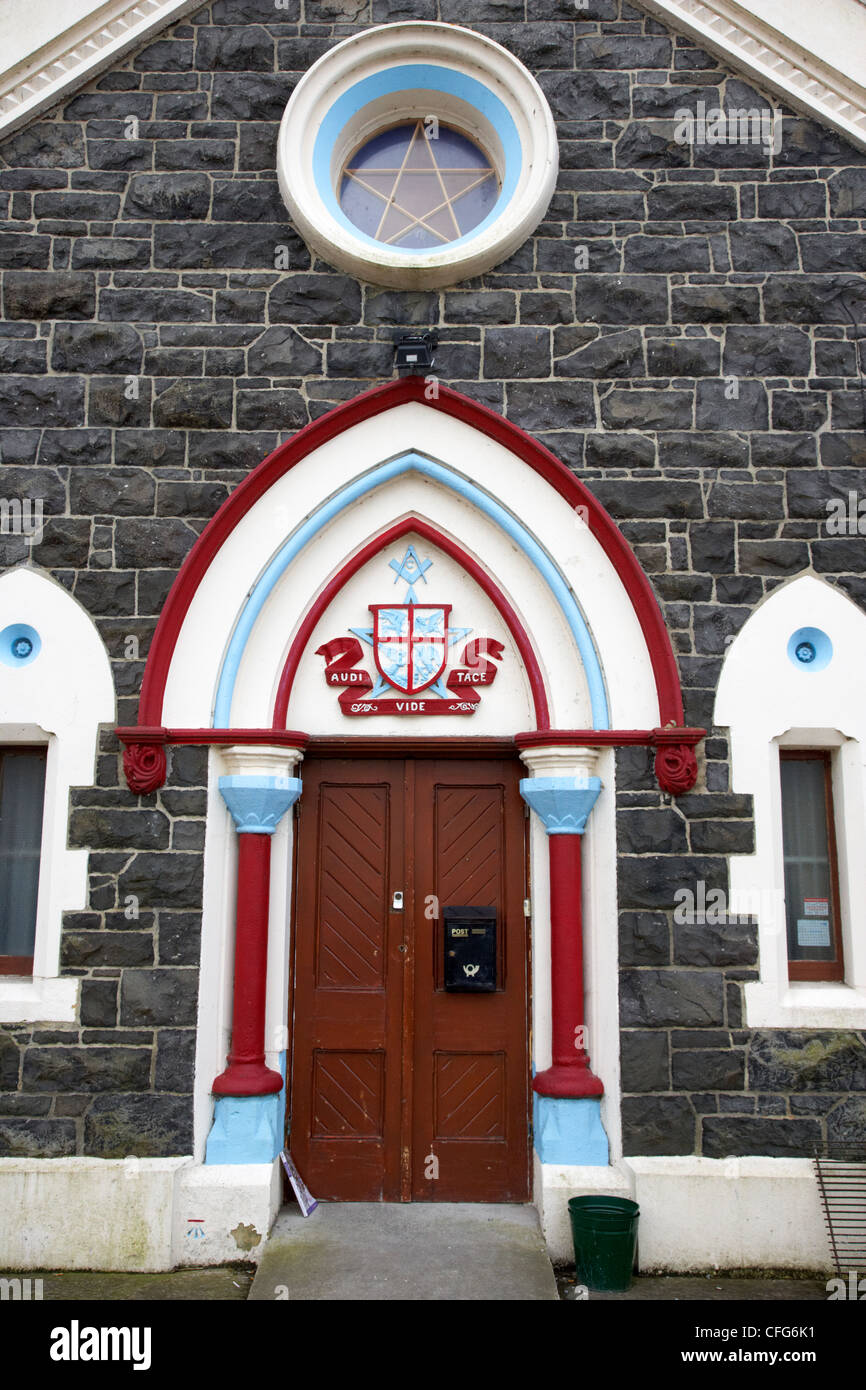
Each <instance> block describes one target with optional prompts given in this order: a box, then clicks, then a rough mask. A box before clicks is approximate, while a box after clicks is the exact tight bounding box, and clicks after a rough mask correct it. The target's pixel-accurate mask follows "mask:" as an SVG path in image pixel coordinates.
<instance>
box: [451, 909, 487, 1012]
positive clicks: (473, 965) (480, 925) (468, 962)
mask: <svg viewBox="0 0 866 1390" xmlns="http://www.w3.org/2000/svg"><path fill="white" fill-rule="evenodd" d="M442 917H443V920H444V923H445V988H446V989H447V990H451V991H454V992H457V991H463V992H465V993H472V994H478V993H479V992H483V991H488V992H489V991H490V990H495V989H496V908H495V907H443V909H442Z"/></svg>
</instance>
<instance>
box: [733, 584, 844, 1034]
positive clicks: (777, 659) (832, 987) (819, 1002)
mask: <svg viewBox="0 0 866 1390" xmlns="http://www.w3.org/2000/svg"><path fill="white" fill-rule="evenodd" d="M802 627H814V628H819V629H820V630H821V631H823V632H825V633H826V634H827V636H828V637H829V638H830V640H831V642H832V643H833V659H832V661H831V662H830V664H829V666H827V667H826V668H825V669H824V670H815V671H812V670H810V669H809V668H808V667H798V666H796V665H795V664H794V663H793V662H792V661H791V660H790V658H789V657H788V654H787V645H788V640H789V638H790V637H791V635H792V634H793V633H794V632H795V631H797V630H798V629H799V628H802ZM864 650H866V616H864V615H863V613H861V611H860V610H859V609H858V608H857V606H856V605H855V604H854V603H852V602H851V600H850V599H848V598H847V597H846V596H845V595H844V593H842V591H841V590H840V589H836V588H834V587H833V586H831V585H830V584H826V583H824V581H823V580H820V579H817V578H815V577H814V576H813V575H804V576H802V577H801V578H799V579H795V580H793V581H792V582H791V583H789V584H785V585H783V586H781V587H780V588H778V589H775V590H774V591H773V593H772V594H771V595H770V596H769V598H768V599H766V600H765V601H764V603H762V604H761V605H760V606H759V607H758V608H757V609H756V610H755V612H754V613H753V614H752V616H751V617H750V618H749V620H748V622H747V623H746V624H745V625H744V627H743V628H742V629H741V631H740V632H739V634H738V635H737V638H736V640H735V641H734V642H733V643H732V644H731V646H730V649H729V651H728V654H727V656H726V658H725V663H724V666H723V668H722V675H721V679H720V681H719V689H718V695H717V698H716V709H715V716H714V722H715V723H716V724H718V725H721V726H727V727H729V728H730V731H731V735H730V737H731V764H732V772H731V777H732V786H733V789H734V791H737V792H745V793H748V794H750V795H751V796H753V797H754V802H755V853H754V854H753V855H736V856H732V858H731V861H730V863H731V880H730V881H731V894H732V897H735V895H739V897H738V898H736V897H735V901H734V903H733V904H732V910H734V911H740V910H743V911H746V910H749V905H750V904H755V905H756V907H757V916H758V924H759V945H760V963H761V979H760V981H759V982H754V983H750V984H747V985H746V986H745V991H744V992H745V1001H746V1026H747V1027H749V1028H862V1027H864V1026H866V903H864V900H863V892H862V877H863V845H864V843H866V815H864V808H866V667H864V663H863V652H864ZM785 746H787V747H796V748H810V747H814V748H830V749H832V750H833V754H832V759H833V762H832V773H833V799H834V802H835V811H836V835H837V850H838V861H839V890H840V899H841V902H840V906H841V913H842V935H843V954H844V959H845V981H844V983H843V984H833V983H819V984H811V983H805V982H800V981H796V982H792V981H789V980H788V956H787V945H786V929H785V910H784V896H785V875H784V859H783V850H782V799H781V784H780V775H779V749H780V747H785ZM740 903H742V905H743V906H742V908H741V907H740V906H739V904H740Z"/></svg>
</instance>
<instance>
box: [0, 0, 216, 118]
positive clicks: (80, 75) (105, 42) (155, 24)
mask: <svg viewBox="0 0 866 1390" xmlns="http://www.w3.org/2000/svg"><path fill="white" fill-rule="evenodd" d="M201 8H202V0H109V3H108V4H104V5H100V6H99V7H98V9H96V10H95V11H94V12H92V13H91V14H89V15H87V16H86V18H84V19H82V20H80V21H79V22H78V23H77V24H74V25H72V26H71V28H67V29H64V30H63V31H62V32H61V33H60V34H57V35H56V36H55V38H53V39H52V40H51V41H50V42H49V43H47V44H44V45H43V47H42V48H40V49H38V50H37V51H36V52H35V53H32V54H30V55H29V56H28V57H27V58H25V59H24V60H23V61H21V62H19V63H16V64H15V65H14V66H13V67H12V68H10V69H9V70H8V71H7V72H4V73H0V138H5V137H6V136H8V135H11V134H12V133H13V131H16V130H20V129H21V127H22V126H25V125H27V124H28V123H29V122H30V121H32V120H33V119H34V118H35V117H36V116H38V115H39V114H40V113H41V112H43V111H45V110H47V109H48V108H49V107H50V106H54V105H55V104H56V103H57V102H58V101H60V100H62V98H63V97H65V96H67V95H68V94H70V93H72V92H75V91H77V90H78V88H79V87H83V86H84V85H85V84H86V83H87V82H90V81H91V80H92V79H93V78H94V77H95V76H97V74H98V73H100V72H103V71H104V70H105V69H106V68H108V67H111V65H112V64H113V63H116V62H117V60H118V59H119V58H122V57H124V55H125V54H127V53H128V52H129V51H130V49H133V48H136V47H138V45H139V44H142V43H143V42H144V40H146V39H149V38H150V37H151V36H152V35H153V34H156V33H158V32H159V31H160V30H162V29H165V28H167V27H168V26H169V25H170V24H175V23H176V22H177V21H178V20H179V19H182V18H183V16H184V15H186V14H189V13H190V12H191V11H193V10H200V9H201Z"/></svg>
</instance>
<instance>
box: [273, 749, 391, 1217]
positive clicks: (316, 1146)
mask: <svg viewBox="0 0 866 1390" xmlns="http://www.w3.org/2000/svg"><path fill="white" fill-rule="evenodd" d="M400 771H401V770H400V767H399V765H398V764H394V763H389V762H369V763H350V764H342V763H336V762H335V763H318V764H316V763H314V762H311V763H310V765H309V766H308V767H305V768H304V794H303V799H304V806H303V812H302V815H301V816H300V818H299V838H298V883H297V910H296V932H295V934H296V944H295V996H294V1004H295V1008H294V1015H295V1017H294V1028H293V1046H292V1122H291V1150H292V1154H293V1156H294V1158H295V1161H296V1162H297V1164H298V1167H299V1168H300V1170H301V1172H302V1173H303V1174H304V1177H305V1179H306V1181H307V1183H308V1185H309V1187H310V1190H311V1191H312V1192H313V1193H314V1194H315V1195H316V1196H319V1197H323V1198H325V1197H342V1198H344V1199H345V1200H347V1201H357V1202H361V1201H381V1200H385V1201H396V1200H399V1196H400V1191H399V1178H400V1171H399V1147H400V1114H401V1108H400V1097H401V1077H400V1070H401V1068H400V1051H401V1038H402V1006H403V1000H402V976H403V963H402V955H401V953H400V951H399V946H400V945H401V943H402V937H403V914H402V913H395V912H392V911H391V910H390V905H391V901H392V894H393V892H394V890H395V888H399V887H400V886H401V878H402V872H403V859H404V822H403V809H402V801H403V787H402V777H401V775H400ZM395 808H396V810H395ZM395 872H396V878H395Z"/></svg>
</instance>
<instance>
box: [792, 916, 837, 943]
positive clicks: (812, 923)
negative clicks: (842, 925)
mask: <svg viewBox="0 0 866 1390" xmlns="http://www.w3.org/2000/svg"><path fill="white" fill-rule="evenodd" d="M797 945H798V946H829V945H830V923H829V922H828V921H826V920H825V921H823V922H819V921H817V920H815V919H814V918H809V919H805V918H802V917H801V918H799V919H798V921H797Z"/></svg>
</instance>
